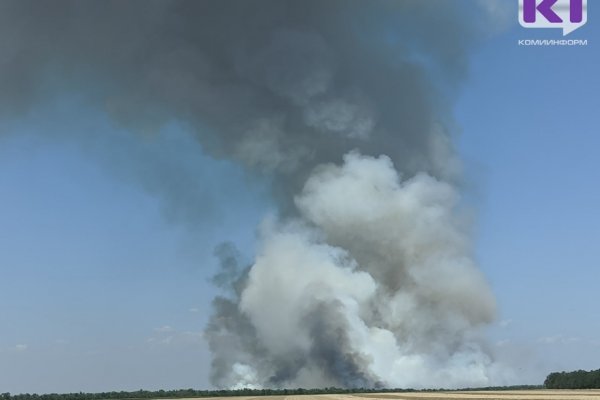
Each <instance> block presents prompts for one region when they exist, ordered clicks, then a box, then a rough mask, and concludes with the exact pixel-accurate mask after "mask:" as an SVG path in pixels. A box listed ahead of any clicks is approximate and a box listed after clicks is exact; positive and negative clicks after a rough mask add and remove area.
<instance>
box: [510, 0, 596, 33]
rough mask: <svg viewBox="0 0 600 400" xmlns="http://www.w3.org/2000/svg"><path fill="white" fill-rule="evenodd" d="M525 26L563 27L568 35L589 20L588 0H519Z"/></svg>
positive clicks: (520, 12)
mask: <svg viewBox="0 0 600 400" xmlns="http://www.w3.org/2000/svg"><path fill="white" fill-rule="evenodd" d="M519 22H520V23H521V25H522V26H523V27H525V28H561V29H562V31H563V35H568V34H569V33H571V32H573V31H574V30H575V29H577V28H580V27H581V26H583V25H585V23H586V22H587V0H519Z"/></svg>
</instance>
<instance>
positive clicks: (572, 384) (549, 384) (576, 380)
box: [544, 369, 600, 389]
mask: <svg viewBox="0 0 600 400" xmlns="http://www.w3.org/2000/svg"><path fill="white" fill-rule="evenodd" d="M544 386H545V387H546V388H548V389H600V369H598V370H595V371H583V370H579V371H572V372H564V371H563V372H553V373H551V374H550V375H548V377H547V378H546V380H545V381H544Z"/></svg>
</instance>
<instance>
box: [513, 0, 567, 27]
mask: <svg viewBox="0 0 600 400" xmlns="http://www.w3.org/2000/svg"><path fill="white" fill-rule="evenodd" d="M557 1H558V0H542V1H541V2H540V3H539V4H536V3H537V0H524V3H523V20H524V21H525V22H535V20H536V15H537V12H536V11H539V13H540V14H542V15H543V16H544V18H546V20H547V21H548V22H552V23H560V22H563V20H562V19H561V18H560V17H559V16H558V14H556V13H555V12H554V10H552V7H553V6H554V5H555V4H556V2H557Z"/></svg>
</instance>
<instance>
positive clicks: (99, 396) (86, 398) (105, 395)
mask: <svg viewBox="0 0 600 400" xmlns="http://www.w3.org/2000/svg"><path fill="white" fill-rule="evenodd" d="M542 388H543V387H542V386H533V385H521V386H494V387H485V388H469V389H460V390H533V389H542ZM441 390H447V389H426V390H415V389H397V388H396V389H384V388H377V389H365V388H353V389H341V388H335V387H330V388H321V389H236V390H195V389H179V390H156V391H150V390H138V391H135V392H124V391H121V392H102V393H83V392H79V393H62V394H58V393H50V394H29V393H25V394H16V395H11V394H10V393H1V394H0V400H106V399H119V400H128V399H177V398H190V397H232V396H288V395H302V394H346V393H392V392H394V393H400V392H415V391H420V392H435V391H441Z"/></svg>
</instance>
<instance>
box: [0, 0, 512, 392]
mask: <svg viewBox="0 0 600 400" xmlns="http://www.w3.org/2000/svg"><path fill="white" fill-rule="evenodd" d="M488 3H493V5H492V6H490V5H489V4H488ZM503 3H504V2H502V4H503ZM500 4H501V2H500V1H499V0H497V1H496V0H494V1H493V2H492V1H491V0H490V1H489V2H488V1H486V2H483V1H476V2H472V3H471V2H469V3H467V2H449V1H446V0H428V1H426V2H425V1H423V0H403V1H398V0H369V1H367V0H328V1H322V0H302V1H300V0H228V1H222V0H203V1H197V0H170V1H151V0H129V1H126V2H123V1H119V0H104V1H102V2H99V1H95V2H94V1H82V0H55V1H53V2H52V3H51V4H50V3H49V2H39V1H35V0H3V1H1V2H0V67H2V74H0V88H2V90H0V116H2V117H3V118H19V117H21V116H23V115H26V114H27V112H28V111H29V110H31V109H32V107H34V106H35V105H37V104H38V103H40V102H48V101H54V100H55V99H57V98H60V95H61V94H64V93H65V92H66V93H75V94H77V95H78V96H81V99H82V101H84V102H85V103H86V104H89V105H90V106H92V107H97V108H98V109H99V110H103V111H104V112H106V113H107V114H108V115H109V116H110V117H112V118H113V120H114V121H117V122H118V123H120V124H121V125H122V126H123V127H125V128H127V129H128V130H133V131H138V132H143V133H148V132H160V131H161V129H163V128H164V127H165V126H166V124H168V123H170V122H173V121H176V122H177V123H181V124H182V126H186V127H188V128H189V129H190V130H191V131H193V132H194V137H195V138H196V139H197V140H198V142H199V144H200V145H201V148H202V150H203V151H205V152H206V154H208V155H210V156H212V157H215V158H217V159H223V158H224V159H229V160H234V161H236V162H238V163H239V164H240V165H241V166H243V167H244V168H245V169H246V170H247V172H248V173H249V175H254V176H258V177H260V178H261V179H263V180H264V182H268V183H270V186H271V187H272V193H273V199H274V202H275V203H276V204H277V207H278V212H279V213H280V217H279V218H271V219H270V220H268V221H266V222H265V223H264V226H263V227H262V229H261V248H260V251H259V252H258V254H257V257H256V260H255V262H254V263H253V264H252V265H251V266H249V267H244V266H242V265H240V263H239V261H237V257H236V256H235V251H233V250H232V249H231V247H229V246H222V247H220V248H219V249H217V255H218V256H219V257H220V258H221V266H222V269H221V271H220V273H219V274H217V276H216V277H215V283H217V284H218V285H219V286H220V287H222V288H223V289H225V291H224V293H225V294H224V295H223V296H219V297H217V298H216V299H215V300H214V303H213V305H214V312H213V315H212V317H211V320H210V321H209V324H208V326H207V328H206V330H205V335H206V338H207V340H208V342H209V345H210V347H211V351H212V353H213V360H212V369H211V382H212V383H213V384H214V385H215V386H217V387H267V386H268V387H286V386H287V387H289V386H295V387H298V386H306V387H323V386H332V385H334V386H345V387H376V386H380V385H387V386H414V387H424V386H447V387H449V386H475V385H485V384H488V383H490V382H491V381H492V377H493V374H495V373H496V372H497V369H498V367H497V366H496V365H495V364H494V363H493V362H492V361H491V358H490V357H489V356H488V355H487V352H486V351H485V350H484V345H483V343H482V342H481V341H480V339H479V338H478V331H479V329H480V327H482V326H484V325H485V324H486V323H488V322H490V321H491V320H492V318H493V315H494V301H493V298H492V296H491V294H490V291H489V288H488V286H487V284H486V283H485V281H484V279H483V278H482V276H481V274H480V272H478V270H477V267H476V265H475V263H474V262H473V260H472V258H471V248H470V240H469V237H468V227H467V226H466V225H467V224H466V223H465V221H464V220H463V219H462V218H461V216H460V212H459V210H458V208H459V205H460V199H459V195H458V193H457V189H456V187H457V186H458V184H457V182H460V176H461V164H460V162H459V160H458V157H457V155H456V153H455V149H454V145H453V140H452V139H453V135H452V129H450V128H449V127H452V126H453V125H454V124H453V121H452V118H451V116H450V114H451V105H452V98H453V95H454V92H455V91H456V89H457V88H458V87H460V83H461V82H462V81H463V79H464V78H465V77H466V75H467V73H468V72H467V68H466V67H467V64H468V63H467V58H468V53H469V49H470V48H471V46H472V45H473V44H474V43H476V42H477V40H479V38H481V37H483V36H485V35H486V34H487V33H489V32H487V31H488V30H489V26H490V25H491V24H490V21H491V19H493V18H496V16H498V15H503V14H504V8H503V6H500ZM474 5H475V6H474ZM492 17H493V18H492ZM81 136H82V137H83V136H84V135H81ZM147 136H148V135H145V136H143V137H147ZM107 146H108V147H107V149H108V150H107V151H106V153H107V154H111V155H112V154H115V153H116V154H124V155H128V154H127V153H128V152H123V150H122V149H120V148H119V144H118V142H116V141H112V140H111V141H110V144H107ZM352 149H359V151H360V153H358V152H352ZM157 150H160V154H161V157H156V158H154V157H153V158H152V164H151V166H152V168H150V167H146V166H142V167H140V164H139V158H136V157H131V159H130V158H128V157H126V156H124V157H123V159H124V160H127V161H126V162H125V161H124V162H123V164H126V163H128V162H130V163H132V165H133V166H134V168H133V170H136V171H137V170H140V171H142V173H141V174H140V175H141V176H142V177H141V178H140V179H141V180H142V181H146V180H148V182H149V185H147V186H149V190H150V191H151V192H152V193H157V192H163V191H164V192H165V193H167V195H162V196H161V197H162V198H163V199H164V202H165V203H168V207H166V209H168V210H177V213H176V215H177V216H179V215H183V217H182V218H180V219H186V220H192V221H191V223H198V220H199V217H198V215H196V214H197V213H189V212H187V211H186V212H185V213H182V211H181V210H198V209H202V208H203V207H202V204H199V201H201V200H202V199H203V197H202V196H201V195H200V194H202V193H203V191H204V188H203V187H201V186H200V185H199V184H198V183H197V182H196V180H195V179H194V175H193V174H184V176H185V178H184V179H182V173H181V171H182V170H183V168H179V167H178V166H179V165H180V164H178V162H179V161H182V162H183V161H185V160H184V159H185V158H186V157H187V158H193V156H187V155H186V154H187V152H183V151H178V152H177V154H170V153H169V151H166V152H165V151H163V150H164V149H162V148H160V146H157ZM167 150H168V149H167ZM153 154H154V153H153ZM162 154H165V157H167V156H168V160H166V161H164V162H163V161H161V160H162ZM381 154H385V156H381ZM344 155H345V156H344ZM342 159H343V163H342ZM172 161H173V162H172ZM175 161H177V162H175ZM340 163H342V164H341V165H340ZM183 164H185V162H183ZM154 167H156V168H154ZM148 171H152V174H151V175H152V176H151V177H150V178H147V175H148ZM154 171H157V172H154ZM398 171H400V172H401V174H400V172H398ZM218 178H220V177H218ZM198 199H199V201H196V200H198ZM171 203H172V204H171ZM200 215H202V214H200ZM495 371H496V372H495Z"/></svg>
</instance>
